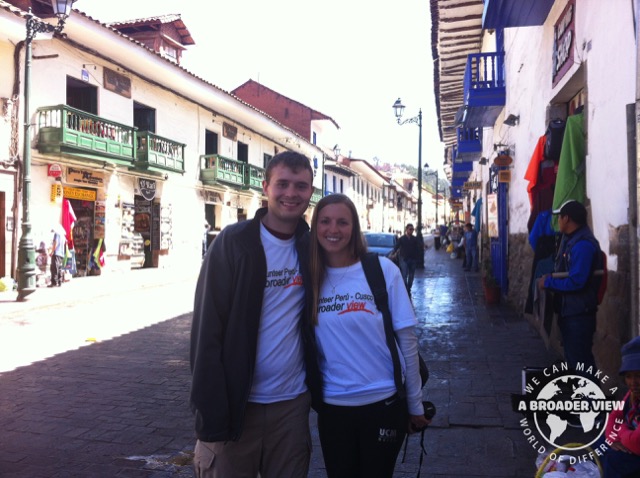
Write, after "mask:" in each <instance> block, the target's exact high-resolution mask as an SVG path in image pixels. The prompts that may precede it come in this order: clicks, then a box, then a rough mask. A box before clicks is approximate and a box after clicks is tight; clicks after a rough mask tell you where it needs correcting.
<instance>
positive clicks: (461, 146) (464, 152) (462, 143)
mask: <svg viewBox="0 0 640 478" xmlns="http://www.w3.org/2000/svg"><path fill="white" fill-rule="evenodd" d="M456 133H457V137H458V155H457V158H456V159H457V160H458V161H476V160H477V159H480V155H481V153H482V128H463V127H458V128H457V129H456Z"/></svg>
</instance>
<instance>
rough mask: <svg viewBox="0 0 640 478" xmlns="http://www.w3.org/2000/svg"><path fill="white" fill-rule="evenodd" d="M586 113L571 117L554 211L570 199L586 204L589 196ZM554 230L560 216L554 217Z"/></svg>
mask: <svg viewBox="0 0 640 478" xmlns="http://www.w3.org/2000/svg"><path fill="white" fill-rule="evenodd" d="M585 151H586V147H585V138H584V113H580V114H577V115H573V116H569V118H567V126H566V128H565V131H564V139H563V140H562V151H561V152H560V162H559V163H558V176H557V178H556V187H555V191H554V194H553V209H556V208H558V207H560V206H561V205H562V203H564V202H565V201H567V200H568V199H575V200H576V201H579V202H581V203H583V204H584V201H585V199H586V194H587V190H586V189H587V187H586V177H585ZM553 228H554V229H555V230H556V231H557V230H558V216H557V215H554V216H553Z"/></svg>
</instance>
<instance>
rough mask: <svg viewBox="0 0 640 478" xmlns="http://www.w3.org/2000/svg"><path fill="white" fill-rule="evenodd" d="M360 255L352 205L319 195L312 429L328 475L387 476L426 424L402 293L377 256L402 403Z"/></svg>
mask: <svg viewBox="0 0 640 478" xmlns="http://www.w3.org/2000/svg"><path fill="white" fill-rule="evenodd" d="M365 253H366V245H365V243H364V239H363V238H362V233H361V229H360V224H359V221H358V214H357V211H356V208H355V206H354V204H353V202H352V201H351V200H350V199H349V198H348V197H347V196H344V195H342V194H332V195H330V196H326V197H324V198H322V199H321V200H320V202H319V203H318V205H317V206H316V209H315V211H314V213H313V217H312V220H311V235H310V244H309V260H310V275H311V289H312V308H311V320H312V323H313V328H314V332H315V338H316V343H317V347H318V361H319V366H320V372H321V376H322V381H323V386H322V391H323V404H322V406H321V407H320V409H319V410H318V430H319V434H320V443H321V446H322V452H323V455H324V460H325V465H326V468H327V476H328V477H329V478H347V477H348V478H354V477H362V478H365V477H366V478H377V477H379V478H391V477H392V476H393V469H394V466H395V462H396V458H397V456H398V452H399V451H400V447H401V445H402V441H403V440H404V437H405V435H406V433H407V431H413V430H420V429H422V428H424V427H425V426H427V425H428V424H429V420H427V418H425V416H424V409H423V406H422V392H421V380H420V375H419V365H418V341H417V337H416V334H415V325H416V323H417V321H416V317H415V314H414V311H413V307H412V305H411V301H410V299H409V295H408V293H407V289H406V287H405V285H404V282H403V280H402V276H401V274H400V271H399V269H398V268H397V266H396V265H395V264H393V263H392V262H391V261H390V260H388V259H386V258H381V259H380V262H381V266H382V269H383V272H384V276H385V281H386V283H387V292H388V294H389V308H390V310H391V315H392V318H393V327H394V330H395V333H396V336H397V341H398V346H399V349H400V352H401V360H402V361H403V362H404V364H405V366H404V375H405V377H406V378H405V388H406V391H407V399H406V400H400V399H399V398H398V395H397V390H396V386H395V382H394V377H393V362H392V359H391V354H390V352H389V348H388V347H387V344H386V340H385V333H384V325H383V319H382V314H381V312H380V311H378V309H377V308H376V305H375V302H374V298H373V294H372V292H371V289H370V288H369V285H368V283H367V279H366V277H365V274H364V271H363V269H362V265H361V262H360V260H361V258H362V257H363V256H364V254H365Z"/></svg>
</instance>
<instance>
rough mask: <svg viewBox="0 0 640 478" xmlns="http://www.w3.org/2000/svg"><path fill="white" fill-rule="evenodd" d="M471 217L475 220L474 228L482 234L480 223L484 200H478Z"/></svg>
mask: <svg viewBox="0 0 640 478" xmlns="http://www.w3.org/2000/svg"><path fill="white" fill-rule="evenodd" d="M471 215H472V216H473V217H474V219H475V224H474V226H473V228H474V229H475V231H476V232H477V233H479V232H480V222H481V221H482V198H478V200H477V201H476V203H475V205H474V206H473V211H471Z"/></svg>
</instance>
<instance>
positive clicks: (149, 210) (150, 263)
mask: <svg viewBox="0 0 640 478" xmlns="http://www.w3.org/2000/svg"><path fill="white" fill-rule="evenodd" d="M134 206H135V213H134V219H133V221H134V231H135V232H137V233H139V234H140V235H141V236H142V239H143V243H144V265H143V266H142V267H143V268H145V269H146V268H149V267H158V253H159V250H160V204H158V203H154V202H153V201H149V200H147V199H145V198H143V197H142V196H138V195H136V196H135V197H134Z"/></svg>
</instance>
